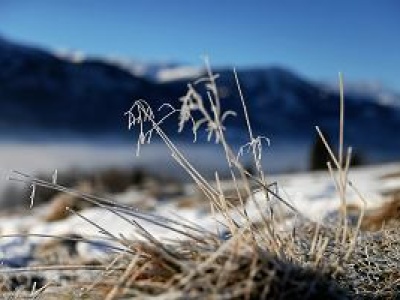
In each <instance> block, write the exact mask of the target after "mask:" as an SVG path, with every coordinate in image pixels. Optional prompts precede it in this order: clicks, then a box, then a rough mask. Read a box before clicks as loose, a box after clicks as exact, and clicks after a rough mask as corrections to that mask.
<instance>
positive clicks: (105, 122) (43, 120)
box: [0, 37, 400, 160]
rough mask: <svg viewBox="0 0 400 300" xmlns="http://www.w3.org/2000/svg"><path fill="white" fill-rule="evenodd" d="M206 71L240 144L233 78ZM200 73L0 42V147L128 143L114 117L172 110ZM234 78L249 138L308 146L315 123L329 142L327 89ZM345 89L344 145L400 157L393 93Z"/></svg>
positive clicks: (286, 76) (279, 72)
mask: <svg viewBox="0 0 400 300" xmlns="http://www.w3.org/2000/svg"><path fill="white" fill-rule="evenodd" d="M213 71H214V72H215V73H217V74H219V78H218V79H217V84H218V86H219V89H220V92H221V93H220V94H221V96H222V106H223V109H225V110H233V111H236V112H239V114H238V116H237V117H236V118H231V119H229V121H228V122H227V125H228V126H229V128H231V129H229V130H228V131H229V132H230V137H232V138H233V139H234V140H237V141H241V140H242V138H244V136H245V131H246V124H245V122H244V119H243V116H242V115H241V113H240V112H241V111H242V107H241V102H240V98H239V93H238V90H237V87H236V83H235V78H234V74H233V71H232V69H230V68H215V69H214V70H213ZM202 74H204V70H201V69H196V68H192V67H187V66H181V65H177V64H171V65H168V64H167V65H160V66H158V67H157V65H150V66H149V68H148V69H146V66H145V65H140V66H136V68H135V65H130V64H129V63H128V64H127V63H121V62H118V61H116V60H109V59H102V58H83V57H79V56H73V55H70V56H68V55H63V56H61V55H57V54H55V53H52V52H50V51H46V50H43V49H39V48H36V47H32V46H27V45H20V44H16V43H13V42H10V41H8V40H6V39H4V38H1V37H0V140H1V139H3V140H6V139H14V140H24V139H43V138H46V139H47V138H49V139H60V138H66V139H74V138H84V139H85V138H87V139H92V138H95V139H96V138H102V137H112V138H114V139H116V140H126V139H128V138H129V139H132V134H131V133H129V132H128V130H127V119H126V117H125V116H124V112H126V111H127V110H128V109H129V108H130V107H131V105H132V103H133V102H134V101H135V100H136V99H146V100H148V102H149V103H150V104H151V105H152V106H153V107H158V106H160V105H161V104H162V103H165V102H168V103H170V104H172V105H174V106H178V105H179V98H180V97H181V96H182V95H183V94H184V93H185V92H186V88H187V83H188V82H189V81H193V80H195V79H196V78H198V77H199V76H200V75H202ZM238 76H239V79H240V82H241V87H242V90H243V94H244V97H245V99H246V105H247V109H248V112H249V115H250V119H251V122H252V125H253V128H254V131H255V132H256V133H257V134H260V135H264V136H266V137H269V138H271V139H272V140H274V139H276V140H285V141H287V142H290V141H292V140H296V141H304V142H307V143H311V142H312V140H313V138H314V136H315V125H319V126H321V127H322V128H323V129H324V130H325V132H327V133H328V134H329V135H331V136H332V137H334V136H336V135H337V131H338V123H339V92H338V88H337V87H334V86H332V85H330V84H326V83H320V82H313V81H311V80H308V79H306V78H303V77H301V76H299V75H298V74H296V73H295V72H292V71H290V70H289V69H286V68H283V67H265V68H262V67H260V68H247V69H246V68H241V69H238ZM345 86H346V93H345V105H346V106H345V118H346V119H345V126H346V127H345V137H346V140H347V141H348V142H349V144H352V145H354V146H356V148H358V149H360V150H361V151H363V153H365V155H366V156H371V157H373V156H376V157H378V156H379V155H380V153H392V154H391V155H392V156H391V157H390V159H400V151H396V149H400V139H399V138H398V132H399V131H400V94H399V93H396V92H392V91H388V90H385V89H382V88H380V87H379V86H373V87H371V86H369V85H355V84H354V85H352V84H351V83H345ZM164 126H165V127H166V128H167V130H168V132H170V134H172V135H173V136H174V137H175V138H178V139H179V138H181V139H186V138H188V137H189V134H190V133H188V132H186V133H184V134H183V135H182V136H180V135H178V134H177V129H178V127H177V124H176V119H171V120H169V121H167V122H166V123H165V124H164ZM396 136H397V138H396ZM333 140H334V139H333ZM334 142H335V141H334ZM396 152H399V153H396ZM384 156H385V155H384ZM383 159H384V160H385V159H388V158H387V156H385V158H383Z"/></svg>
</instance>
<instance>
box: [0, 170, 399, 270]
mask: <svg viewBox="0 0 400 300" xmlns="http://www.w3.org/2000/svg"><path fill="white" fill-rule="evenodd" d="M399 171H400V164H399V163H397V164H387V165H380V166H375V167H365V168H358V169H353V170H351V171H350V175H349V179H350V180H351V181H352V182H353V183H354V185H355V186H356V187H357V188H358V190H359V191H360V193H361V194H362V195H363V197H364V198H365V199H366V201H367V209H371V208H375V207H378V206H379V205H380V204H382V202H383V201H385V200H387V199H385V197H384V196H383V195H384V194H385V192H388V191H394V190H399V189H400V177H399V176H397V177H395V176H394V177H389V178H388V177H387V176H386V177H385V175H388V174H396V173H397V174H398V173H399ZM270 181H271V182H277V186H278V188H279V189H278V191H279V194H280V195H281V196H282V197H283V198H284V199H286V200H287V201H288V202H290V203H291V204H292V205H293V206H294V207H295V208H296V209H298V210H299V211H300V212H301V213H302V214H304V215H305V216H306V217H308V218H310V219H312V220H315V221H319V220H321V219H323V218H325V217H326V216H327V215H329V214H332V213H333V212H335V211H337V209H338V207H339V203H340V201H339V196H338V193H337V191H336V189H335V186H334V183H333V181H332V179H331V177H330V175H329V174H328V172H316V173H303V174H296V175H279V176H273V177H271V178H270ZM226 184H228V185H229V183H226ZM193 190H194V189H193V185H191V184H187V185H186V191H187V192H186V193H187V197H189V198H190V196H191V195H193ZM347 197H348V198H347V200H348V203H354V204H356V205H358V206H361V201H360V199H359V197H358V196H357V195H356V194H355V193H354V191H351V190H349V192H348V194H347ZM255 199H256V201H258V203H259V204H260V206H261V207H262V208H263V209H267V207H268V205H275V206H277V205H278V206H279V205H280V203H279V202H276V201H275V202H274V201H272V204H268V203H267V202H266V201H264V200H263V199H261V197H260V195H256V196H255ZM113 200H115V201H118V202H120V203H125V204H128V205H129V206H132V207H133V208H135V207H138V205H139V204H140V203H141V204H143V202H146V203H147V204H149V203H152V204H153V205H152V207H153V209H152V210H150V211H147V212H143V213H141V211H140V210H134V212H135V213H136V214H137V216H139V218H135V219H136V220H137V221H138V222H139V223H140V224H141V225H143V226H144V228H146V230H147V231H148V232H149V233H151V234H152V235H153V236H154V237H156V238H158V239H161V240H170V239H173V238H178V239H182V238H184V236H182V235H179V234H178V233H176V232H171V231H170V230H167V229H166V228H162V227H159V226H156V225H154V224H151V223H149V222H146V221H143V220H140V219H141V217H140V216H142V217H143V216H145V217H149V218H150V219H152V220H154V219H155V220H160V216H165V217H169V218H172V219H175V220H180V221H182V220H185V222H186V221H187V222H188V224H189V223H194V224H197V225H198V226H200V227H201V228H203V229H204V230H207V231H213V232H216V228H217V222H216V219H219V220H222V218H221V216H218V215H211V214H210V213H209V212H208V211H207V210H205V209H204V206H201V205H196V204H195V205H192V206H189V207H182V206H180V205H179V201H175V200H174V199H170V200H168V199H167V200H165V199H164V200H163V201H160V200H159V199H154V198H151V197H149V196H146V195H145V194H143V193H140V192H138V191H137V190H134V189H130V190H128V191H127V192H125V193H121V194H118V195H115V196H114V197H113ZM28 202H29V200H28V199H27V205H28ZM49 209H50V206H49V205H44V206H38V207H34V208H33V209H32V210H31V211H28V213H26V214H25V215H24V216H21V215H14V216H10V215H8V216H7V215H3V216H2V217H1V221H0V233H1V235H3V236H4V235H13V234H21V233H23V234H47V235H65V234H78V235H81V236H85V237H92V238H94V239H95V240H99V242H101V241H102V240H104V236H103V237H102V236H101V234H99V228H98V227H95V226H93V224H90V222H88V221H85V220H84V219H83V218H82V217H81V216H76V215H75V216H70V217H68V218H67V219H65V220H60V221H57V222H51V223H50V222H46V221H44V220H43V216H44V215H45V214H46V213H47V212H48V210H49ZM247 210H248V213H249V216H250V218H251V219H252V220H254V221H257V219H258V218H260V216H259V213H258V211H257V210H256V209H255V208H254V205H253V204H252V202H251V201H249V202H248V203H247ZM283 210H285V208H283ZM286 210H287V209H286ZM233 214H234V213H233ZM81 215H82V216H83V217H84V218H87V219H88V220H91V221H93V222H95V223H96V224H97V225H98V226H100V227H101V228H103V229H106V230H107V231H109V232H110V233H112V234H114V235H120V234H122V235H123V236H125V237H127V238H131V239H136V238H140V236H139V235H138V234H137V233H135V230H134V227H133V226H132V225H131V224H128V223H127V222H126V221H124V220H122V219H121V218H120V217H118V216H116V215H115V214H113V213H111V212H110V211H107V210H104V209H101V208H93V207H92V208H88V209H85V210H83V211H81ZM235 218H236V220H237V221H238V223H240V221H241V220H240V217H235ZM167 223H168V222H167ZM220 229H221V228H220ZM41 241H43V238H40V237H36V238H35V237H31V238H29V239H23V238H20V237H14V238H4V237H3V238H1V239H0V253H2V254H1V255H2V257H3V259H7V261H12V260H13V259H16V260H17V261H21V259H22V258H24V257H25V258H28V257H30V256H31V253H30V251H32V250H33V249H34V248H35V247H36V246H37V245H38V244H39V243H40V242H41ZM93 245H94V244H90V243H89V244H88V243H81V245H80V246H79V245H78V247H77V249H78V251H81V252H80V255H81V256H82V257H93V255H98V254H99V251H100V254H101V247H100V248H99V247H98V245H97V244H96V247H95V246H93ZM22 246H23V247H22ZM17 249H18V250H17ZM10 264H12V263H10ZM16 264H18V263H16Z"/></svg>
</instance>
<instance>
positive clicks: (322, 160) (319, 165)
mask: <svg viewBox="0 0 400 300" xmlns="http://www.w3.org/2000/svg"><path fill="white" fill-rule="evenodd" d="M322 134H323V135H324V137H325V139H326V141H327V142H328V144H329V146H330V145H331V142H330V138H329V136H328V134H327V133H326V132H325V131H322ZM330 160H331V158H330V155H329V153H328V150H327V149H326V147H325V145H324V142H323V141H322V139H321V137H320V136H319V134H318V133H317V134H316V137H315V138H314V143H313V146H312V148H311V153H310V163H309V168H310V170H311V171H315V170H326V168H327V166H326V163H327V162H328V161H330Z"/></svg>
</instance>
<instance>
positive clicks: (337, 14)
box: [0, 0, 400, 91]
mask: <svg viewBox="0 0 400 300" xmlns="http://www.w3.org/2000/svg"><path fill="white" fill-rule="evenodd" d="M399 16H400V1H398V0H392V1H389V0H388V1H385V0H382V1H376V0H358V1H357V0H353V1H346V0H335V1H321V0H319V1H317V0H313V1H311V0H310V1H308V0H302V1H300V0H292V1H288V0H281V1H278V0H276V1H268V0H264V1H262V0H259V1H256V0H254V1H252V0H246V1H244V0H243V1H240V0H237V1H235V0H230V1H229V0H214V1H213V0H202V1H191V0H186V1H185V0H172V1H168V0H165V1H161V0H160V1H154V0H143V1H142V0H137V1H133V0H132V1H100V0H84V1H77V0H69V1H54V0H42V1H41V0H38V1H21V0H2V1H0V35H3V36H5V37H6V38H10V39H14V40H16V41H20V42H25V43H31V44H35V45H38V46H41V47H45V48H50V49H63V48H67V49H75V50H82V51H83V52H84V53H86V54H90V55H99V56H103V55H117V56H123V57H127V58H133V59H137V60H142V61H174V62H183V63H189V64H194V65H201V63H202V62H201V59H200V57H201V56H202V55H204V54H207V55H208V56H209V57H210V59H211V62H212V64H213V65H217V66H221V65H224V66H238V67H242V66H268V65H281V66H285V67H288V68H290V69H292V70H294V71H296V72H298V73H300V74H302V75H303V76H306V77H308V78H310V79H314V80H330V81H336V78H337V73H338V72H339V71H342V72H343V73H344V76H345V79H347V80H351V81H360V80H370V81H372V80H373V81H379V82H381V83H383V84H384V85H385V86H388V87H391V88H394V89H396V90H398V91H400V33H399V31H400V17H399Z"/></svg>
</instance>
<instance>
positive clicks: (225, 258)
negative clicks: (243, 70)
mask: <svg viewBox="0 0 400 300" xmlns="http://www.w3.org/2000/svg"><path fill="white" fill-rule="evenodd" d="M207 70H208V76H207V77H206V78H202V79H200V80H198V81H196V82H195V83H193V84H189V85H188V92H187V94H186V95H185V96H184V97H182V98H181V102H182V106H181V107H180V108H174V107H171V106H170V105H167V104H166V105H163V106H162V107H161V108H160V110H159V111H161V110H163V109H167V111H166V113H165V114H164V115H163V116H162V117H161V118H156V116H155V113H154V111H153V109H152V108H151V107H150V106H149V105H148V103H147V102H145V101H144V100H139V101H136V102H135V103H134V105H133V106H132V107H131V109H130V110H129V111H128V112H127V116H128V119H129V127H130V128H131V127H133V126H137V127H139V130H140V134H139V139H138V144H137V146H138V153H139V151H140V148H141V146H142V145H144V144H146V143H150V142H151V139H152V137H153V135H158V136H159V137H160V138H161V139H162V140H163V141H164V143H165V144H166V146H167V147H168V148H169V149H170V151H171V154H172V156H173V157H174V158H175V160H176V161H177V163H178V164H180V165H181V166H182V168H183V169H185V170H186V171H187V173H188V176H190V177H191V178H192V179H193V181H194V182H195V183H196V185H197V187H198V189H199V190H200V191H201V192H202V195H203V198H205V199H207V201H208V203H209V206H210V210H211V212H212V214H213V215H214V216H215V224H216V230H215V232H211V231H209V230H206V229H203V228H201V227H200V226H198V225H196V224H192V223H191V222H189V221H186V220H181V219H169V218H165V217H160V216H155V215H152V214H150V213H143V212H140V211H138V210H136V209H134V208H131V207H129V206H126V205H123V204H118V203H114V202H112V201H109V200H107V199H103V198H100V197H95V196H91V195H88V194H85V193H81V192H79V191H74V190H70V189H67V188H64V187H62V186H59V185H57V184H56V183H55V182H53V183H49V182H45V181H43V180H39V179H35V178H31V177H29V176H27V175H25V174H22V173H16V174H15V175H17V176H18V177H19V180H22V181H27V182H29V183H30V184H32V185H33V186H36V185H38V186H45V187H49V188H53V189H56V190H59V191H62V192H67V193H70V194H72V195H75V196H79V197H80V198H81V199H82V200H84V201H86V202H89V203H91V204H93V205H97V206H99V207H102V208H104V209H105V210H108V211H111V212H112V213H114V214H115V215H116V217H118V218H122V219H124V220H125V221H126V222H127V225H129V226H132V230H133V231H135V232H137V233H138V234H140V235H141V237H142V238H143V239H144V241H137V240H136V241H132V240H129V239H126V238H125V237H124V236H116V235H113V234H112V233H110V232H109V231H107V229H106V228H101V227H99V226H98V225H97V224H96V223H95V220H86V221H87V222H90V223H91V224H92V225H93V226H97V227H98V229H99V230H100V231H101V232H102V233H103V234H104V236H105V238H107V239H109V240H112V241H114V242H115V243H116V244H117V245H118V247H115V248H114V250H115V253H114V254H113V255H110V256H109V257H108V259H107V261H103V262H102V263H101V264H100V265H98V264H97V265H96V264H85V263H82V264H81V265H71V266H69V265H68V264H64V265H63V266H58V267H57V266H52V269H53V270H55V269H58V271H60V272H67V271H74V272H76V271H81V272H84V271H96V272H97V273H95V276H94V277H92V279H91V280H89V281H88V280H83V279H81V280H75V281H73V282H72V283H71V282H70V283H69V284H70V285H68V284H67V285H61V284H60V283H59V282H47V283H44V284H43V285H42V287H41V289H34V288H32V286H30V287H25V288H26V289H31V291H30V292H28V291H27V292H26V293H25V294H28V295H31V296H32V297H33V296H36V297H40V296H41V295H46V293H47V295H49V298H43V299H52V298H51V295H54V293H58V297H57V298H58V299H97V298H98V297H100V298H101V297H103V298H102V299H107V300H110V299H132V298H139V299H140V298H142V299H143V298H157V297H158V299H350V298H360V299H366V298H371V299H373V298H376V299H398V298H399V284H400V279H399V271H398V270H399V269H400V263H399V256H400V255H399V253H400V249H399V241H400V238H399V233H398V227H395V228H381V227H380V226H378V227H379V228H378V230H377V231H375V232H368V231H363V230H365V229H371V227H369V225H366V224H369V223H368V222H366V221H365V220H368V218H367V219H364V215H365V203H366V202H365V200H364V198H363V197H362V195H361V193H360V192H359V191H358V190H357V189H356V188H355V187H354V186H353V184H352V183H351V181H350V180H349V177H348V171H349V166H350V163H351V149H349V150H348V151H347V153H346V155H344V149H343V146H342V145H343V125H344V111H343V89H341V91H342V93H341V96H342V97H341V100H342V101H341V115H340V148H339V151H338V155H337V156H335V155H334V151H332V149H331V148H330V146H329V145H328V143H327V141H326V139H325V137H324V135H323V134H322V132H321V131H320V130H319V128H317V131H318V133H319V134H320V138H321V140H322V142H323V144H324V145H325V146H326V149H327V152H328V154H329V155H330V161H331V162H329V163H328V164H327V167H328V170H329V172H330V174H331V175H332V180H333V181H334V182H335V184H336V187H337V190H338V193H339V195H340V201H341V206H340V214H339V218H338V220H336V221H335V222H333V223H332V222H326V223H317V222H313V221H311V220H309V219H307V218H306V217H304V216H303V215H302V214H301V213H299V212H298V211H297V210H296V208H295V207H293V206H292V205H291V204H290V203H289V202H287V201H286V200H285V199H284V198H282V197H281V196H280V195H279V193H278V192H277V191H276V189H274V188H273V185H272V184H270V183H269V182H268V180H267V176H266V174H265V173H264V171H263V169H262V168H261V159H262V157H261V155H262V146H263V145H264V144H265V143H267V144H268V143H269V140H268V139H266V138H265V137H256V136H254V135H253V132H252V129H251V126H250V119H249V116H248V115H247V110H246V106H245V104H244V100H243V95H242V91H241V89H240V84H239V80H238V78H237V76H236V73H235V78H236V80H237V86H238V93H239V94H240V96H241V99H242V104H243V110H244V116H245V120H244V121H245V122H246V124H247V126H248V132H249V143H248V144H247V145H245V146H244V147H242V149H241V150H240V151H239V154H236V153H234V152H233V150H232V149H231V148H230V146H229V144H228V142H227V140H226V138H225V127H224V120H225V119H226V118H227V117H230V116H233V115H234V113H233V112H229V111H228V112H226V111H224V110H223V109H222V106H221V103H220V99H219V95H218V88H217V85H216V80H217V77H218V76H216V75H215V74H213V73H212V72H211V70H210V68H209V67H208V68H207ZM199 86H201V88H202V91H203V92H200V91H199V90H200V89H199ZM341 87H342V85H341ZM175 114H178V116H179V130H184V128H185V127H187V126H190V129H191V130H192V132H193V134H194V138H195V139H196V137H197V131H198V130H200V129H201V128H202V127H205V130H206V132H207V135H208V139H209V140H210V141H211V140H213V141H215V142H216V143H217V144H219V145H221V146H222V147H223V149H224V151H225V155H226V160H227V164H228V166H229V169H230V174H231V179H232V182H233V183H234V186H235V190H234V191H232V190H231V191H229V193H227V192H224V190H223V189H222V188H221V184H220V181H219V177H218V173H216V176H215V182H216V184H215V185H211V184H210V182H209V181H207V180H205V179H204V178H203V177H202V176H201V174H199V173H198V172H197V171H196V169H195V168H194V167H193V166H192V165H191V164H190V162H189V161H188V160H186V158H185V157H184V156H183V155H182V153H181V152H180V151H179V149H178V148H177V147H176V146H175V144H174V143H173V142H172V141H171V140H170V139H169V138H168V136H167V135H166V134H165V132H164V131H163V130H162V123H163V121H164V120H165V119H166V118H168V117H170V116H172V115H175ZM246 152H247V154H248V155H250V156H251V157H252V158H253V161H254V170H255V171H254V172H252V173H250V172H248V171H247V169H246V168H244V167H243V166H242V164H241V162H240V156H241V155H244V154H246ZM310 188H312V187H310ZM350 188H351V189H353V190H354V191H355V192H356V193H357V195H359V199H360V207H361V208H360V213H359V218H358V219H357V222H356V224H355V225H352V224H349V222H348V211H347V210H348V204H347V202H346V191H347V189H350ZM235 191H236V193H235ZM255 192H257V193H263V195H264V201H263V202H260V201H256V200H255V197H254V193H255ZM232 199H234V201H233V202H232V201H231V200H232ZM272 200H274V201H278V202H279V203H280V205H282V206H284V207H286V208H287V209H289V210H291V211H292V213H293V215H294V216H295V217H294V220H293V223H292V225H291V226H290V227H289V229H288V227H287V226H286V227H285V226H283V224H282V223H281V222H280V221H279V216H278V214H277V212H276V211H275V210H274V209H273V207H272V205H270V203H271V201H272ZM249 201H250V202H254V203H253V204H254V206H255V207H256V208H257V212H258V215H259V216H258V217H257V220H254V219H251V218H249V214H248V211H247V209H246V205H245V204H246V202H249ZM392 210H393V208H392V207H390V209H388V210H387V211H386V210H385V209H383V210H382V212H378V214H377V215H379V218H378V217H376V218H375V219H373V218H372V216H371V217H370V216H369V217H370V220H372V219H373V220H374V221H373V222H372V221H371V222H370V223H374V224H375V223H376V221H375V220H376V219H379V220H380V219H382V218H386V217H387V215H388V214H389V212H390V213H391V212H392ZM69 212H72V213H75V214H77V215H78V216H81V215H80V214H79V212H76V211H74V210H73V209H71V208H69ZM233 214H235V216H236V217H235V218H234V217H233V216H232V215H233ZM81 217H83V216H81ZM371 218H372V219H371ZM139 221H140V222H139ZM142 221H145V222H147V223H151V224H152V225H156V226H160V227H163V229H168V230H171V232H174V233H179V234H180V235H181V236H182V238H181V239H176V240H172V241H161V240H158V239H157V238H156V237H155V236H153V235H152V234H151V233H150V232H148V231H147V230H146V227H145V226H144V225H142V224H143V223H142ZM374 229H375V228H374ZM88 242H90V241H88ZM32 270H33V271H35V270H36V272H38V270H41V271H42V272H44V271H46V272H47V271H51V270H49V267H48V268H47V269H46V268H45V267H43V269H40V267H37V268H36V269H31V270H30V271H32ZM15 271H16V272H18V271H19V272H24V271H29V270H15ZM43 274H44V273H43ZM3 278H7V277H4V276H3ZM8 278H10V277H8ZM78 279H79V278H78ZM4 287H6V288H10V287H7V280H5V283H4V285H3V288H4ZM9 291H10V289H9ZM17 292H18V293H22V291H17ZM17 292H15V291H14V292H12V291H10V293H11V294H13V295H17ZM63 297H64V298H63ZM68 297H70V298H68Z"/></svg>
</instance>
